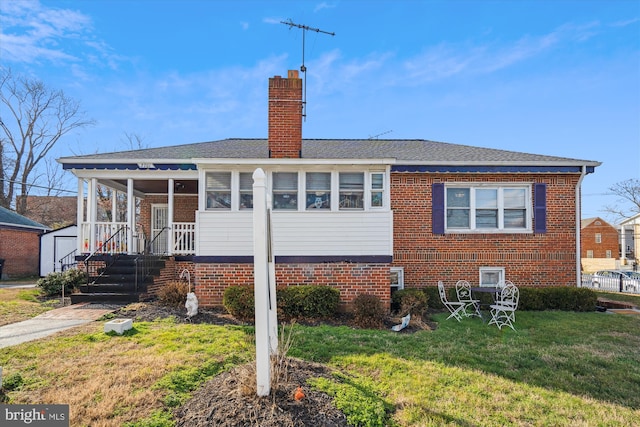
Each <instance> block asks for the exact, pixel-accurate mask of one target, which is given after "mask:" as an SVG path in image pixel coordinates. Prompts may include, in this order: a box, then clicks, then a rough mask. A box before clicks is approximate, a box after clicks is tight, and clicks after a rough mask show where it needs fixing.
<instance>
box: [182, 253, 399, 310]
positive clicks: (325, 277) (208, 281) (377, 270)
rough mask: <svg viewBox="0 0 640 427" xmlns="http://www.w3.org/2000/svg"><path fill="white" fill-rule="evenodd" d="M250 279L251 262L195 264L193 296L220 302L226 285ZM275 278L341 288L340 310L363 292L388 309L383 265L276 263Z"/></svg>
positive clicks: (288, 282)
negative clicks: (380, 301) (378, 298)
mask: <svg viewBox="0 0 640 427" xmlns="http://www.w3.org/2000/svg"><path fill="white" fill-rule="evenodd" d="M253 280H254V279H253V264H195V283H196V295H197V296H198V301H199V303H200V305H202V306H205V307H206V306H215V305H221V304H222V297H223V294H224V290H225V289H226V288H227V287H229V286H234V285H236V286H237V285H246V286H253ZM276 281H277V286H278V287H281V286H296V285H324V286H332V287H334V288H336V289H338V290H339V291H340V302H341V305H342V307H343V309H348V307H349V306H350V304H351V303H352V302H353V300H354V298H355V297H356V296H357V295H358V294H362V293H366V294H373V295H377V296H379V297H380V299H381V300H382V302H383V304H384V305H385V307H386V308H387V309H388V308H389V306H390V301H391V300H390V299H391V290H390V289H391V288H390V286H389V266H388V265H386V264H357V263H346V262H342V263H322V264H276Z"/></svg>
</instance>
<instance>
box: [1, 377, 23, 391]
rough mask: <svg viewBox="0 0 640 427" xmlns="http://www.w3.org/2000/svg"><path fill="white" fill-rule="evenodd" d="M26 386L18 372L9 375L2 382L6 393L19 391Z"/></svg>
mask: <svg viewBox="0 0 640 427" xmlns="http://www.w3.org/2000/svg"><path fill="white" fill-rule="evenodd" d="M23 384H24V380H23V379H22V375H20V373H19V372H16V373H14V374H11V375H7V377H6V378H4V380H3V381H2V388H3V390H5V391H13V390H18V389H19V388H20V387H22V385H23Z"/></svg>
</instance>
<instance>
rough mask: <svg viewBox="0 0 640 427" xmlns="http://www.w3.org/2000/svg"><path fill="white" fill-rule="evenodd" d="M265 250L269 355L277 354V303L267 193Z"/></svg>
mask: <svg viewBox="0 0 640 427" xmlns="http://www.w3.org/2000/svg"><path fill="white" fill-rule="evenodd" d="M267 214H268V215H267V220H268V223H267V250H268V255H267V256H268V265H269V344H270V345H271V354H273V355H277V354H278V302H277V296H276V256H275V254H274V253H273V217H272V216H271V197H269V193H268V192H267Z"/></svg>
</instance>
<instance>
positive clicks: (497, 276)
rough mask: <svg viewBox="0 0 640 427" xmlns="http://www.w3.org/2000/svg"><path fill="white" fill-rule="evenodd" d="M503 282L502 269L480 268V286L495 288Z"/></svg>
mask: <svg viewBox="0 0 640 427" xmlns="http://www.w3.org/2000/svg"><path fill="white" fill-rule="evenodd" d="M500 282H504V267H480V281H479V283H480V286H487V287H496V286H498V283H500Z"/></svg>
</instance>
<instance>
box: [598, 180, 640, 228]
mask: <svg viewBox="0 0 640 427" xmlns="http://www.w3.org/2000/svg"><path fill="white" fill-rule="evenodd" d="M609 191H610V192H611V193H613V194H615V195H616V196H618V198H619V199H618V204H617V205H615V206H607V207H606V208H605V210H606V211H607V212H609V213H611V214H614V215H616V216H617V219H623V220H624V219H627V218H631V217H632V216H634V215H637V214H639V213H640V179H627V180H625V181H620V182H617V183H615V184H613V185H612V186H611V187H609ZM629 203H630V204H631V207H629Z"/></svg>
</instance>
